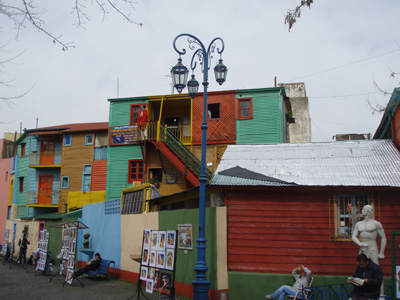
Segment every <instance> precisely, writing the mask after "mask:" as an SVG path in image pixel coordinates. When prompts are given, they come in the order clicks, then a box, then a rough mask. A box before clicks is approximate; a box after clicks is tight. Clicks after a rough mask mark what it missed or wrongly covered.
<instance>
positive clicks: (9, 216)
mask: <svg viewBox="0 0 400 300" xmlns="http://www.w3.org/2000/svg"><path fill="white" fill-rule="evenodd" d="M11 208H12V206H9V207H8V211H7V220H10V219H11Z"/></svg>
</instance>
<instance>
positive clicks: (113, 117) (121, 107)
mask: <svg viewBox="0 0 400 300" xmlns="http://www.w3.org/2000/svg"><path fill="white" fill-rule="evenodd" d="M109 101H110V117H109V121H108V124H109V125H108V126H110V127H114V126H124V125H130V124H129V123H130V120H129V118H130V107H131V104H136V103H147V97H141V98H124V99H109Z"/></svg>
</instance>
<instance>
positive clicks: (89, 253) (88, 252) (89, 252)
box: [79, 248, 94, 260]
mask: <svg viewBox="0 0 400 300" xmlns="http://www.w3.org/2000/svg"><path fill="white" fill-rule="evenodd" d="M79 252H82V253H84V254H86V255H87V256H89V260H90V259H92V258H93V254H94V249H93V248H80V249H79Z"/></svg>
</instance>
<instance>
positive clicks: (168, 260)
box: [165, 249, 175, 271]
mask: <svg viewBox="0 0 400 300" xmlns="http://www.w3.org/2000/svg"><path fill="white" fill-rule="evenodd" d="M174 258H175V251H174V249H167V252H166V254H165V268H166V269H167V270H171V271H172V270H173V269H174Z"/></svg>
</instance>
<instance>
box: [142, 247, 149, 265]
mask: <svg viewBox="0 0 400 300" xmlns="http://www.w3.org/2000/svg"><path fill="white" fill-rule="evenodd" d="M148 264H149V249H145V248H143V254H142V265H145V266H147V265H148Z"/></svg>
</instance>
